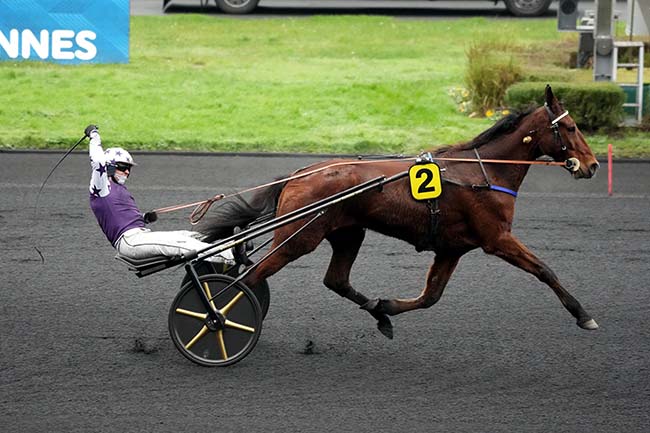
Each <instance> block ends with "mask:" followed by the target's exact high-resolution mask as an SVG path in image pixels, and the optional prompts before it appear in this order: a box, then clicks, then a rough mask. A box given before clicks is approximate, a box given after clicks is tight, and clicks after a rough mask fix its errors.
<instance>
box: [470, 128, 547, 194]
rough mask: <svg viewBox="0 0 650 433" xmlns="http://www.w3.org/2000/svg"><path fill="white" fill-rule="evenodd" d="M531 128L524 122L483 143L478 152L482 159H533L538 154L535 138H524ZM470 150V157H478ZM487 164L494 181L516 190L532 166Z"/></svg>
mask: <svg viewBox="0 0 650 433" xmlns="http://www.w3.org/2000/svg"><path fill="white" fill-rule="evenodd" d="M531 129H532V128H528V125H526V124H525V123H522V125H521V127H519V128H518V129H517V130H515V131H513V132H511V133H509V134H505V135H502V136H500V137H497V138H495V139H493V140H491V141H489V142H487V143H485V144H483V145H481V146H480V147H478V148H477V149H476V152H478V154H479V157H480V158H481V159H502V160H519V161H533V160H534V159H535V158H536V156H537V155H536V148H535V144H534V140H524V138H525V137H526V136H527V135H528V131H530V130H531ZM525 141H528V143H526V142H525ZM465 152H468V151H465ZM469 152H470V157H476V155H475V151H474V150H470V151H469ZM485 166H486V169H487V171H488V174H489V175H490V176H491V178H493V180H494V181H498V182H500V183H502V184H504V185H501V186H507V187H510V188H512V189H515V190H516V189H518V188H519V186H520V185H521V183H522V182H523V180H524V177H526V174H527V173H528V169H529V168H530V165H528V164H486V165H485Z"/></svg>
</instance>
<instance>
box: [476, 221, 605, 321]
mask: <svg viewBox="0 0 650 433" xmlns="http://www.w3.org/2000/svg"><path fill="white" fill-rule="evenodd" d="M483 249H484V250H485V252H487V253H488V254H494V255H496V256H498V257H501V258H502V259H504V260H505V261H507V262H508V263H510V264H513V265H515V266H517V267H518V268H520V269H523V270H524V271H526V272H529V273H531V274H533V275H535V276H536V277H537V278H538V279H539V280H540V281H541V282H543V283H546V284H547V285H548V286H549V287H550V288H551V289H553V292H555V294H556V295H557V297H558V298H560V302H562V305H564V308H566V309H567V310H568V311H569V313H571V314H572V315H573V317H575V318H576V320H577V323H578V326H580V327H581V328H583V329H589V330H594V329H598V324H597V323H596V321H595V320H594V319H592V318H591V316H590V315H589V314H588V313H587V312H586V311H585V310H584V309H583V308H582V305H580V303H579V302H578V301H577V300H576V299H575V298H574V297H573V296H571V294H569V292H568V291H567V290H566V289H565V288H564V287H562V284H560V281H559V280H558V278H557V276H556V275H555V273H554V272H553V271H552V270H551V269H550V268H549V267H548V266H547V265H545V264H544V263H543V262H542V261H541V260H540V259H538V258H537V257H536V256H535V255H534V254H533V253H532V252H530V250H528V248H526V246H524V244H522V243H521V242H520V241H519V240H518V239H517V238H516V237H514V236H513V235H512V234H510V233H507V234H504V235H502V236H501V237H500V238H499V239H498V241H497V242H495V243H494V244H493V245H492V244H491V245H489V246H484V247H483Z"/></svg>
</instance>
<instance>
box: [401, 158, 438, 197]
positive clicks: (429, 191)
mask: <svg viewBox="0 0 650 433" xmlns="http://www.w3.org/2000/svg"><path fill="white" fill-rule="evenodd" d="M409 179H410V181H411V195H412V196H413V198H414V199H416V200H431V199H433V198H437V197H439V196H440V194H442V180H441V179H440V167H438V165H437V164H434V163H432V162H431V163H428V164H416V165H414V166H412V167H411V168H410V169H409Z"/></svg>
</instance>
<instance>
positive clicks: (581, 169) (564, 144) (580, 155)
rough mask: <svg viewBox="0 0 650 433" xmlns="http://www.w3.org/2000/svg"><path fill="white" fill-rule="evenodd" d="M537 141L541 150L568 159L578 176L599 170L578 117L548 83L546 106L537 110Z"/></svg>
mask: <svg viewBox="0 0 650 433" xmlns="http://www.w3.org/2000/svg"><path fill="white" fill-rule="evenodd" d="M534 114H535V117H536V119H537V121H536V123H537V124H538V125H539V127H538V128H537V129H535V130H534V132H535V134H536V136H535V142H536V145H537V148H538V151H539V153H541V154H542V155H548V156H550V157H551V158H553V160H554V161H565V162H566V168H567V170H569V171H570V172H571V173H572V174H573V177H574V178H576V179H580V178H586V179H588V178H590V177H592V176H593V175H595V174H596V170H597V169H598V167H599V164H598V161H597V160H596V157H595V156H594V154H593V152H592V151H591V149H590V148H589V145H588V144H587V142H586V141H585V137H584V136H583V135H582V132H580V129H578V125H576V123H575V121H574V120H573V119H572V118H571V116H569V112H568V111H565V110H564V107H562V104H560V101H558V100H557V98H556V97H555V95H553V91H552V90H551V86H549V85H547V86H546V102H545V104H544V107H542V108H539V109H538V110H536V111H535V113H534Z"/></svg>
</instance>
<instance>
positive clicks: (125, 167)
mask: <svg viewBox="0 0 650 433" xmlns="http://www.w3.org/2000/svg"><path fill="white" fill-rule="evenodd" d="M131 167H133V166H132V165H131V164H125V163H123V162H118V163H117V164H115V169H116V170H119V171H122V172H124V171H131Z"/></svg>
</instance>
